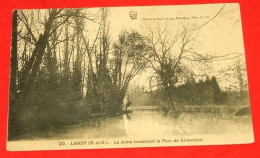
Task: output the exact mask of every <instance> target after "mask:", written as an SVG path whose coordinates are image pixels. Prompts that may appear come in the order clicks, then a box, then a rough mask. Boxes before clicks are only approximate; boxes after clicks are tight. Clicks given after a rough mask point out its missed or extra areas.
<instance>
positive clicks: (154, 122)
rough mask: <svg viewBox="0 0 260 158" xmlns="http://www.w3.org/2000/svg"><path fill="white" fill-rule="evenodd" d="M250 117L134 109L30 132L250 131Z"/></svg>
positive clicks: (76, 135) (63, 135) (80, 135)
mask: <svg viewBox="0 0 260 158" xmlns="http://www.w3.org/2000/svg"><path fill="white" fill-rule="evenodd" d="M250 121H251V119H250V117H249V116H248V117H244V118H242V120H241V118H238V117H233V116H229V117H223V116H213V115H211V114H187V113H184V114H181V115H180V116H179V117H178V119H176V118H174V117H173V116H171V115H170V114H168V115H166V116H164V115H163V113H162V112H161V113H160V112H156V111H134V112H133V113H131V114H127V115H121V116H116V117H109V118H96V119H91V120H87V121H85V122H82V123H80V124H77V125H72V126H67V127H65V128H62V129H58V130H54V131H51V132H48V133H40V134H39V133H37V135H36V134H35V135H30V136H29V137H30V138H29V139H41V138H43V137H45V138H48V139H84V138H115V137H129V138H134V137H164V136H177V135H194V134H218V133H232V132H236V133H238V132H242V133H243V132H248V131H249V130H251V128H252V127H251V123H250Z"/></svg>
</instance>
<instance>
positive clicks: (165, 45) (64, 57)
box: [7, 3, 254, 151]
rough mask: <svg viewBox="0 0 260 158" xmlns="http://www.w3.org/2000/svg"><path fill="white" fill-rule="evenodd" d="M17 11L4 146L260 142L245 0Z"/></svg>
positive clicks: (44, 147)
mask: <svg viewBox="0 0 260 158" xmlns="http://www.w3.org/2000/svg"><path fill="white" fill-rule="evenodd" d="M12 18H13V19H12V44H11V66H10V68H11V71H10V95H9V115H8V117H9V118H8V138H7V150H9V151H23V150H60V149H96V148H126V147H127V148H129V147H158V146H187V145H190V146H193V145H219V144H246V143H253V142H254V134H253V127H252V118H251V110H250V100H249V93H248V82H247V71H246V61H245V52H244V44H243V34H242V25H241V17H240V8H239V4H235V3H230V4H203V5H176V6H175V5H172V6H142V7H110V8H77V9H73V8H72V9H30V10H28V9H26V10H14V11H13V17H12Z"/></svg>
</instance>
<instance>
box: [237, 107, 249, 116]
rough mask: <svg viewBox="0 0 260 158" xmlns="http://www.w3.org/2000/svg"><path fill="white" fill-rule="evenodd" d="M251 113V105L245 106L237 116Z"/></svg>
mask: <svg viewBox="0 0 260 158" xmlns="http://www.w3.org/2000/svg"><path fill="white" fill-rule="evenodd" d="M249 114H250V107H249V106H247V107H245V108H242V109H240V110H238V111H237V112H236V114H235V116H242V115H249Z"/></svg>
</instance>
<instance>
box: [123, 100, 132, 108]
mask: <svg viewBox="0 0 260 158" xmlns="http://www.w3.org/2000/svg"><path fill="white" fill-rule="evenodd" d="M131 104H132V102H131V101H129V102H128V103H126V106H125V110H127V108H128V107H129V106H130V105H131Z"/></svg>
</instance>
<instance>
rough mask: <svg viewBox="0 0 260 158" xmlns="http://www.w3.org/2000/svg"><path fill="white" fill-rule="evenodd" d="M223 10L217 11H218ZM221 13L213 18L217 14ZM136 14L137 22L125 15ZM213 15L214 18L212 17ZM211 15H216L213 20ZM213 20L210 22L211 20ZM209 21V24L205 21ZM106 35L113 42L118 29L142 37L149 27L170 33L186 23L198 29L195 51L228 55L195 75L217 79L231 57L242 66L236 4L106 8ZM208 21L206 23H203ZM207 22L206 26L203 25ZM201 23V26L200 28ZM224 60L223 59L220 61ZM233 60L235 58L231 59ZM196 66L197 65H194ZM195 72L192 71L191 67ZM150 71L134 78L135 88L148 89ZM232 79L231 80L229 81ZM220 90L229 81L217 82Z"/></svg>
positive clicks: (241, 43)
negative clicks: (136, 84) (238, 60)
mask: <svg viewBox="0 0 260 158" xmlns="http://www.w3.org/2000/svg"><path fill="white" fill-rule="evenodd" d="M222 7H224V8H223V10H221V8H222ZM220 10H221V12H220V13H219V14H218V15H217V13H218V12H219V11H220ZM131 11H134V12H136V13H137V19H131V17H130V16H129V13H130V12H131ZM216 15H217V16H216ZM214 16H216V17H215V18H214ZM212 18H213V19H212ZM210 19H212V20H211V21H210V22H208V21H209V20H210ZM108 21H109V26H110V34H111V38H112V39H116V38H117V37H118V34H119V33H120V31H121V30H123V29H126V30H137V31H139V32H141V33H142V34H145V31H146V27H145V26H147V25H148V26H150V25H151V26H152V25H158V24H159V25H164V24H165V23H167V25H168V26H169V27H170V28H171V29H172V31H173V32H174V31H175V30H177V29H178V27H180V26H181V25H182V24H187V23H189V24H190V25H191V26H192V25H194V26H201V25H203V27H202V28H201V29H200V32H199V34H198V37H197V40H198V41H199V44H197V45H196V47H194V49H195V50H196V52H199V53H201V54H208V55H214V56H225V55H228V54H231V55H229V56H226V57H223V58H220V59H218V60H216V61H213V62H212V63H211V64H210V68H207V69H204V70H203V72H201V71H200V70H201V68H198V70H197V73H200V74H202V73H204V74H208V75H210V76H213V75H214V76H217V78H221V76H220V75H219V74H218V73H217V72H218V71H219V70H221V69H223V68H225V67H228V66H230V65H232V64H233V63H234V61H235V60H234V59H229V60H228V59H227V58H233V57H236V56H240V57H239V58H240V60H241V61H242V63H243V64H244V61H245V59H244V56H245V54H244V53H245V52H244V43H243V34H242V27H241V17H240V9H239V5H238V4H235V3H233V4H206V5H175V6H149V7H148V6H147V7H146V6H144V7H113V8H109V16H108ZM207 22H208V23H207ZM205 23H207V24H205ZM204 24H205V25H204ZM223 59H225V60H223ZM235 59H236V60H237V59H238V58H235ZM196 67H199V66H196ZM194 70H195V71H196V68H195V67H194ZM150 74H151V72H149V71H148V72H143V73H142V74H141V75H139V76H137V77H136V78H135V79H134V81H133V82H134V83H135V82H137V83H138V82H140V83H138V84H139V85H143V86H148V84H147V81H148V80H147V78H148V77H149V75H150ZM230 80H235V78H230ZM219 82H220V86H221V87H222V88H225V87H228V86H229V85H228V84H230V82H225V80H224V81H223V80H221V79H219Z"/></svg>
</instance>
